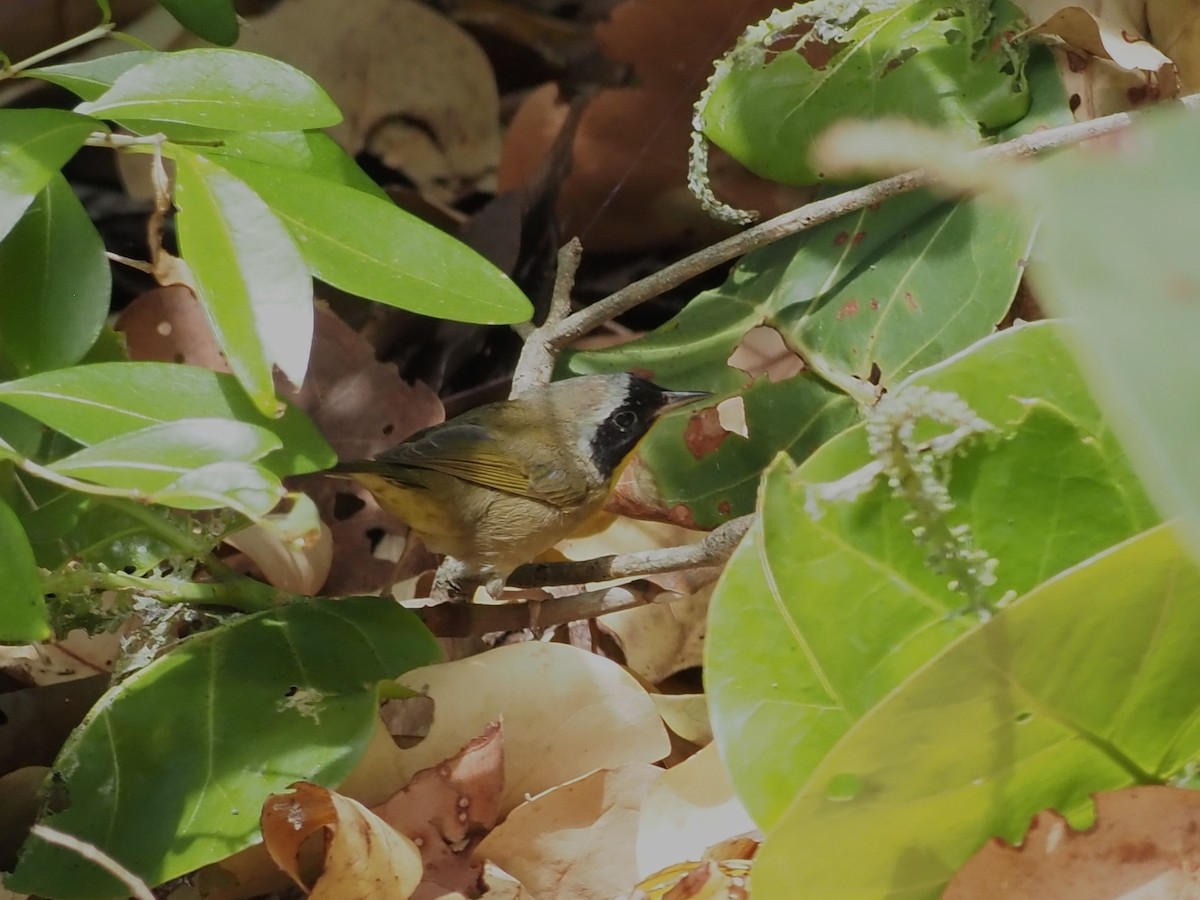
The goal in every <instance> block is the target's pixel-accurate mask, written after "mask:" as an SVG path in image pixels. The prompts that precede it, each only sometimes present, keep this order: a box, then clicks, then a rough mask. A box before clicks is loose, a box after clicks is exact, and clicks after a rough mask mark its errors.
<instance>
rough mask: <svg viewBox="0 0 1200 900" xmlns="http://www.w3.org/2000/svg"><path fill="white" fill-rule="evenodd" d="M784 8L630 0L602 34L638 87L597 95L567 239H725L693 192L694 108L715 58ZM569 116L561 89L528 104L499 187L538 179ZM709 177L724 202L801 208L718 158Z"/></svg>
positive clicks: (564, 208)
mask: <svg viewBox="0 0 1200 900" xmlns="http://www.w3.org/2000/svg"><path fill="white" fill-rule="evenodd" d="M777 5H778V4H776V3H774V2H772V0H752V2H749V3H745V4H739V5H738V6H737V7H736V8H734V7H732V6H731V5H730V4H728V3H726V2H724V0H626V2H625V3H622V4H621V5H620V6H619V7H617V8H616V9H615V10H614V11H613V14H612V17H611V19H610V20H609V21H608V22H606V23H602V24H600V25H598V26H597V27H596V32H595V33H596V41H597V43H598V44H599V45H600V47H601V49H602V50H603V51H604V53H605V55H606V56H607V57H608V58H610V59H612V60H615V61H617V62H622V63H627V64H629V65H630V66H631V67H632V68H633V70H634V72H635V74H636V84H637V86H636V87H629V88H615V89H609V90H604V91H601V92H600V93H599V94H597V96H596V97H595V98H593V100H592V102H591V104H590V105H589V106H588V109H587V110H586V112H585V113H584V117H583V121H582V122H581V123H580V126H579V132H578V135H577V139H576V143H575V148H574V153H573V159H574V163H573V169H572V172H571V174H570V176H569V177H568V178H567V180H566V182H565V183H564V185H563V190H562V193H561V195H560V197H559V204H558V210H559V215H560V218H561V219H562V222H563V233H564V234H566V235H580V236H581V237H582V238H583V239H584V241H585V244H586V245H587V247H588V248H589V249H592V250H595V249H600V250H623V249H636V250H639V251H644V250H646V248H647V247H654V246H664V245H679V244H681V243H682V244H699V243H707V242H709V241H711V240H713V239H715V238H717V237H719V236H722V235H724V234H726V233H727V231H728V229H727V226H723V225H720V224H718V223H717V222H715V220H713V219H711V218H710V217H709V216H708V215H707V214H706V213H704V211H703V210H702V209H701V207H700V204H699V202H698V201H697V200H696V199H695V198H694V197H693V196H692V195H691V193H690V192H689V191H688V190H687V186H686V178H687V159H688V147H689V144H690V140H691V139H690V133H691V119H692V104H693V103H694V102H695V100H696V98H697V97H698V96H699V95H700V91H701V90H702V89H703V87H704V83H705V80H706V79H707V78H708V76H709V74H710V73H711V71H712V62H713V60H714V59H716V58H717V57H718V56H720V55H721V53H723V52H724V51H725V50H726V49H728V48H729V47H730V46H732V44H733V42H734V40H735V39H736V38H737V36H738V35H739V34H740V33H741V31H742V29H743V28H744V27H745V26H746V25H748V24H750V23H751V22H754V21H757V20H758V19H760V18H762V17H763V16H765V15H766V14H767V13H769V12H771V11H772V10H773V9H774V7H775V6H777ZM566 110H567V107H566V104H565V103H562V102H560V101H559V99H558V96H557V90H556V89H555V87H554V86H553V85H547V86H545V87H542V88H539V89H538V90H536V91H534V92H532V93H531V94H530V95H529V96H528V97H527V98H526V100H525V102H524V103H523V104H522V106H521V108H520V109H519V110H518V111H517V114H516V116H515V117H514V118H513V122H512V124H511V126H510V128H509V130H508V132H507V134H506V135H505V140H504V149H503V153H502V156H501V162H500V187H501V189H502V190H512V189H515V188H517V187H518V186H520V185H521V184H523V183H524V182H525V181H526V180H527V179H528V178H530V177H531V176H532V175H533V173H534V171H536V169H537V167H538V165H539V161H540V160H541V158H542V157H543V156H544V155H545V154H546V152H547V151H548V148H549V147H550V145H551V143H552V141H553V139H554V136H555V135H556V134H557V133H558V131H559V127H560V126H561V123H562V121H563V120H564V119H565V117H566ZM712 177H713V181H714V185H715V187H716V189H717V192H718V194H719V195H720V196H722V197H726V198H733V199H732V202H734V203H736V204H738V205H741V206H747V207H751V208H754V209H759V210H762V211H764V212H765V213H766V214H768V215H771V214H774V213H775V212H780V211H783V210H784V209H789V208H791V207H793V206H796V205H799V203H800V202H802V195H801V194H799V193H798V192H796V191H795V190H794V189H791V188H785V187H782V186H780V185H775V184H770V183H767V182H764V181H761V180H759V179H758V178H756V177H754V176H752V175H750V174H749V173H747V172H746V171H745V170H743V169H742V168H741V167H740V166H738V165H737V164H736V163H733V162H732V160H729V159H728V157H724V156H723V155H722V154H714V160H713V172H712Z"/></svg>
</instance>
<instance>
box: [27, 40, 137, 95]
mask: <svg viewBox="0 0 1200 900" xmlns="http://www.w3.org/2000/svg"><path fill="white" fill-rule="evenodd" d="M159 55H160V54H158V53H156V52H154V51H153V50H127V51H126V52H124V53H112V54H109V55H108V56H98V57H96V58H95V59H89V60H85V61H84V62H76V63H63V64H62V65H58V66H42V67H40V68H36V69H26V70H25V72H24V73H23V74H24V75H25V76H27V77H30V78H39V79H41V80H42V81H48V82H50V83H51V84H57V85H58V86H59V87H63V88H66V89H67V90H68V91H70V92H71V93H73V94H75V95H76V96H78V97H79V99H81V100H95V99H96V98H97V97H99V96H100V95H101V94H103V93H104V92H105V91H107V90H108V89H109V88H110V87H112V86H113V82H115V81H116V80H117V79H118V78H120V77H121V76H122V75H124V74H125V73H126V72H128V71H129V70H130V69H132V68H133V67H134V66H140V65H141V64H142V63H144V62H149V61H150V60H151V59H154V58H155V57H156V56H159Z"/></svg>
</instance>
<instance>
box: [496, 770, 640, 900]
mask: <svg viewBox="0 0 1200 900" xmlns="http://www.w3.org/2000/svg"><path fill="white" fill-rule="evenodd" d="M661 773H662V770H661V769H659V768H657V767H655V766H649V765H645V764H632V765H627V766H621V767H620V768H617V769H602V770H600V771H598V772H593V773H592V774H591V775H588V776H586V777H584V778H581V779H579V780H578V781H573V782H571V783H570V784H565V785H563V786H561V787H557V788H555V789H554V790H551V791H547V792H546V793H544V794H542V795H540V796H538V797H535V798H534V799H533V800H530V801H529V802H528V803H525V804H523V805H521V806H519V807H517V808H516V809H515V810H513V812H512V813H511V814H510V815H509V816H508V818H507V819H506V820H505V821H504V824H502V825H501V826H500V827H498V828H497V829H496V830H495V831H493V832H492V833H491V834H490V835H488V836H487V837H486V838H485V839H484V841H483V843H482V844H480V845H479V848H478V850H476V856H477V857H478V858H480V859H487V860H490V861H492V862H494V863H496V864H497V865H498V866H500V867H501V868H502V869H504V871H506V872H509V873H510V874H512V875H513V876H514V877H515V878H517V879H518V880H519V881H520V882H521V884H523V885H525V887H526V888H527V889H528V890H529V891H530V893H532V894H533V895H534V896H535V897H537V898H538V900H560V898H561V900H609V898H611V897H613V896H614V895H616V894H619V893H621V892H623V891H627V890H629V889H630V887H632V886H633V884H634V883H635V882H636V881H637V869H636V865H635V860H634V840H635V838H636V836H637V831H638V808H639V806H640V805H641V802H642V798H643V797H644V796H645V795H646V790H647V789H648V788H649V787H650V786H651V785H652V784H653V783H654V782H655V781H656V780H657V779H658V777H659V775H660V774H661Z"/></svg>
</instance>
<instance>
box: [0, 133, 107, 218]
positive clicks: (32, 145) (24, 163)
mask: <svg viewBox="0 0 1200 900" xmlns="http://www.w3.org/2000/svg"><path fill="white" fill-rule="evenodd" d="M103 127H104V126H103V125H102V124H101V123H99V122H97V121H96V120H95V119H89V118H87V117H86V116H80V115H76V114H75V113H70V112H66V111H65V110H60V109H0V237H4V235H6V234H8V232H9V231H10V230H11V229H12V227H13V226H14V225H16V224H17V221H18V220H19V219H20V218H21V216H22V215H23V214H24V213H25V210H26V209H28V208H29V204H31V203H32V202H33V198H34V197H36V196H37V194H38V192H39V191H41V190H42V188H44V187H45V186H46V185H47V184H49V183H50V179H51V178H53V177H54V176H55V175H56V174H58V170H59V169H61V168H62V167H63V165H64V164H65V163H66V162H67V160H69V159H70V158H71V157H72V156H74V155H75V151H76V150H78V149H79V148H80V147H82V146H83V141H84V138H86V137H87V136H88V135H89V134H91V133H92V132H93V131H96V130H97V129H102V128H103Z"/></svg>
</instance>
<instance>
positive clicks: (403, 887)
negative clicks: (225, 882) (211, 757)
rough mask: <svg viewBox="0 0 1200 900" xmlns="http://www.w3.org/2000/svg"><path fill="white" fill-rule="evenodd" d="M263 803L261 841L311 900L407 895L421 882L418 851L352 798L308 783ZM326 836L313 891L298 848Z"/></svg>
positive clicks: (399, 898) (276, 862)
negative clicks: (309, 840) (312, 839)
mask: <svg viewBox="0 0 1200 900" xmlns="http://www.w3.org/2000/svg"><path fill="white" fill-rule="evenodd" d="M291 790H292V793H290V794H272V795H271V796H270V797H268V798H267V799H266V802H265V803H264V804H263V812H262V820H261V821H262V834H263V842H264V843H265V844H266V847H267V851H268V852H269V853H270V854H271V858H272V859H273V860H274V861H275V864H276V865H277V866H279V868H280V869H282V870H283V871H284V872H286V873H287V874H288V876H289V877H290V878H291V879H292V881H294V882H295V883H296V884H297V885H298V886H299V887H301V888H302V889H304V890H305V891H307V892H308V895H309V897H310V898H312V900H344V898H347V897H395V898H397V900H404V898H408V897H411V896H412V894H413V891H414V890H416V887H417V885H418V884H419V883H420V881H421V854H420V851H419V850H418V849H417V847H416V846H415V845H414V844H413V842H412V841H410V840H409V839H408V838H406V837H404V835H402V834H400V833H399V832H397V831H396V830H395V829H394V828H392V827H391V826H390V825H388V824H387V823H386V822H384V821H383V820H382V819H380V818H379V817H378V816H376V815H375V814H374V813H372V812H371V811H370V810H369V809H367V808H366V807H365V806H363V805H362V804H361V803H358V802H357V801H355V800H351V799H349V798H348V797H343V796H341V795H339V794H335V793H334V792H332V791H329V790H326V789H325V788H323V787H320V786H318V785H315V784H309V783H308V782H304V781H301V782H297V783H296V784H294V785H292V789H291ZM318 835H320V836H323V837H324V838H325V849H324V861H323V865H322V867H321V868H322V871H321V874H320V875H319V876H318V877H317V878H316V880H315V882H314V883H313V885H312V887H311V889H310V888H309V885H308V883H307V882H308V879H307V878H306V877H305V874H304V873H303V872H302V868H303V866H302V847H303V845H304V843H305V842H306V841H307V840H308V839H309V838H311V837H315V836H318Z"/></svg>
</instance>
